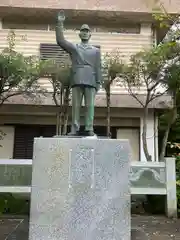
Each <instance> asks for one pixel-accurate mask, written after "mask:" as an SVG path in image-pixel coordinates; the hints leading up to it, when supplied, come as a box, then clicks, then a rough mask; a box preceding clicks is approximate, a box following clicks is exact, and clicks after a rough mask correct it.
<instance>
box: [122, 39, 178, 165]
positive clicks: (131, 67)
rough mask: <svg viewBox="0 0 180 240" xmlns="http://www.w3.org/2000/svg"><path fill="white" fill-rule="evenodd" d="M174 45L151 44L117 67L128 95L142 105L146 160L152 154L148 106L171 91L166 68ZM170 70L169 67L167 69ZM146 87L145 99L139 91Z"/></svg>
mask: <svg viewBox="0 0 180 240" xmlns="http://www.w3.org/2000/svg"><path fill="white" fill-rule="evenodd" d="M173 48H176V50H177V46H176V44H174V43H173V44H172V43H164V44H161V45H159V46H156V47H153V48H152V49H150V50H143V51H141V52H139V53H137V54H135V55H133V56H131V59H130V62H129V64H126V63H123V64H122V67H121V69H120V71H121V74H120V76H121V80H122V82H123V84H124V86H125V87H126V89H127V90H128V92H129V93H130V95H131V96H132V97H133V98H134V99H135V100H136V101H137V102H138V103H139V105H140V106H141V107H142V108H143V113H144V114H143V132H142V142H143V150H144V154H145V156H146V159H147V161H151V159H152V156H151V155H150V153H149V151H148V145H147V120H148V112H149V105H150V104H151V103H153V101H154V100H155V99H157V98H159V97H160V96H162V95H164V94H166V93H168V91H171V92H172V88H173V84H172V83H171V79H170V76H171V74H170V75H167V71H166V70H167V68H168V71H170V66H169V65H168V64H167V62H168V61H170V60H171V59H174V57H175V55H176V54H175V53H176V51H175V50H173V51H172V49H173ZM170 72H171V73H172V69H171V71H170ZM141 88H144V89H145V94H144V98H143V97H142V94H141V93H140V92H139V91H140V90H141Z"/></svg>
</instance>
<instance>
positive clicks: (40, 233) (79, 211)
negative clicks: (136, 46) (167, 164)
mask: <svg viewBox="0 0 180 240" xmlns="http://www.w3.org/2000/svg"><path fill="white" fill-rule="evenodd" d="M129 165H130V147H129V143H128V141H126V140H110V139H84V138H76V139H75V138H36V139H35V141H34V157H33V172H32V194H31V211H30V230H29V240H130V186H129Z"/></svg>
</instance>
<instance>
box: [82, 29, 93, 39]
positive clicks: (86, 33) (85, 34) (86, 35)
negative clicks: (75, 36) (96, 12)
mask: <svg viewBox="0 0 180 240" xmlns="http://www.w3.org/2000/svg"><path fill="white" fill-rule="evenodd" d="M79 37H80V39H81V40H82V41H83V40H84V41H88V40H89V39H90V37H91V32H90V31H89V30H88V29H83V30H81V31H80V33H79Z"/></svg>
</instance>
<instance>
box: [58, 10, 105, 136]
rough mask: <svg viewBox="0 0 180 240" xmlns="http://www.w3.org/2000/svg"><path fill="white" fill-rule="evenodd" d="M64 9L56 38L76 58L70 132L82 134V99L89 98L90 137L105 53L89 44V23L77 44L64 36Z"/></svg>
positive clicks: (72, 84) (82, 31) (86, 128)
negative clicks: (102, 54)
mask: <svg viewBox="0 0 180 240" xmlns="http://www.w3.org/2000/svg"><path fill="white" fill-rule="evenodd" d="M64 21H65V15H64V11H60V13H59V14H58V16H57V26H56V41H57V44H58V45H59V46H60V47H61V48H62V49H64V50H65V51H66V52H68V53H69V54H70V57H71V61H72V76H71V83H70V84H71V87H72V125H71V132H70V133H69V134H68V135H71V136H75V135H78V132H79V128H80V108H81V105H82V99H83V97H84V100H85V107H86V113H85V132H86V135H87V136H93V135H94V130H93V121H94V104H95V95H96V93H97V91H98V90H99V88H100V84H101V79H102V74H101V56H100V50H99V49H98V48H96V47H94V46H91V45H90V44H89V39H90V37H91V31H90V28H89V26H88V25H87V24H83V25H82V27H81V29H80V33H79V37H80V39H81V42H80V43H79V44H73V43H71V42H69V41H67V40H66V39H65V38H64V34H63V23H64Z"/></svg>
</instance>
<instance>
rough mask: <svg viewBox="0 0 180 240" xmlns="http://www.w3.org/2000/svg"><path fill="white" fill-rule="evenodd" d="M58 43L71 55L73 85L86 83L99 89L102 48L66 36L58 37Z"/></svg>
mask: <svg viewBox="0 0 180 240" xmlns="http://www.w3.org/2000/svg"><path fill="white" fill-rule="evenodd" d="M61 34H62V33H61ZM60 36H62V35H60ZM57 43H58V45H59V46H60V47H61V48H63V49H64V50H65V51H66V52H68V53H69V54H70V57H71V61H72V76H71V87H73V86H76V85H84V86H90V87H94V88H96V89H97V90H98V88H99V86H100V84H101V81H102V73H101V54H100V50H99V49H98V48H96V47H94V46H91V45H83V44H81V43H80V44H73V43H70V42H68V41H67V40H65V39H64V37H58V38H57Z"/></svg>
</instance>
